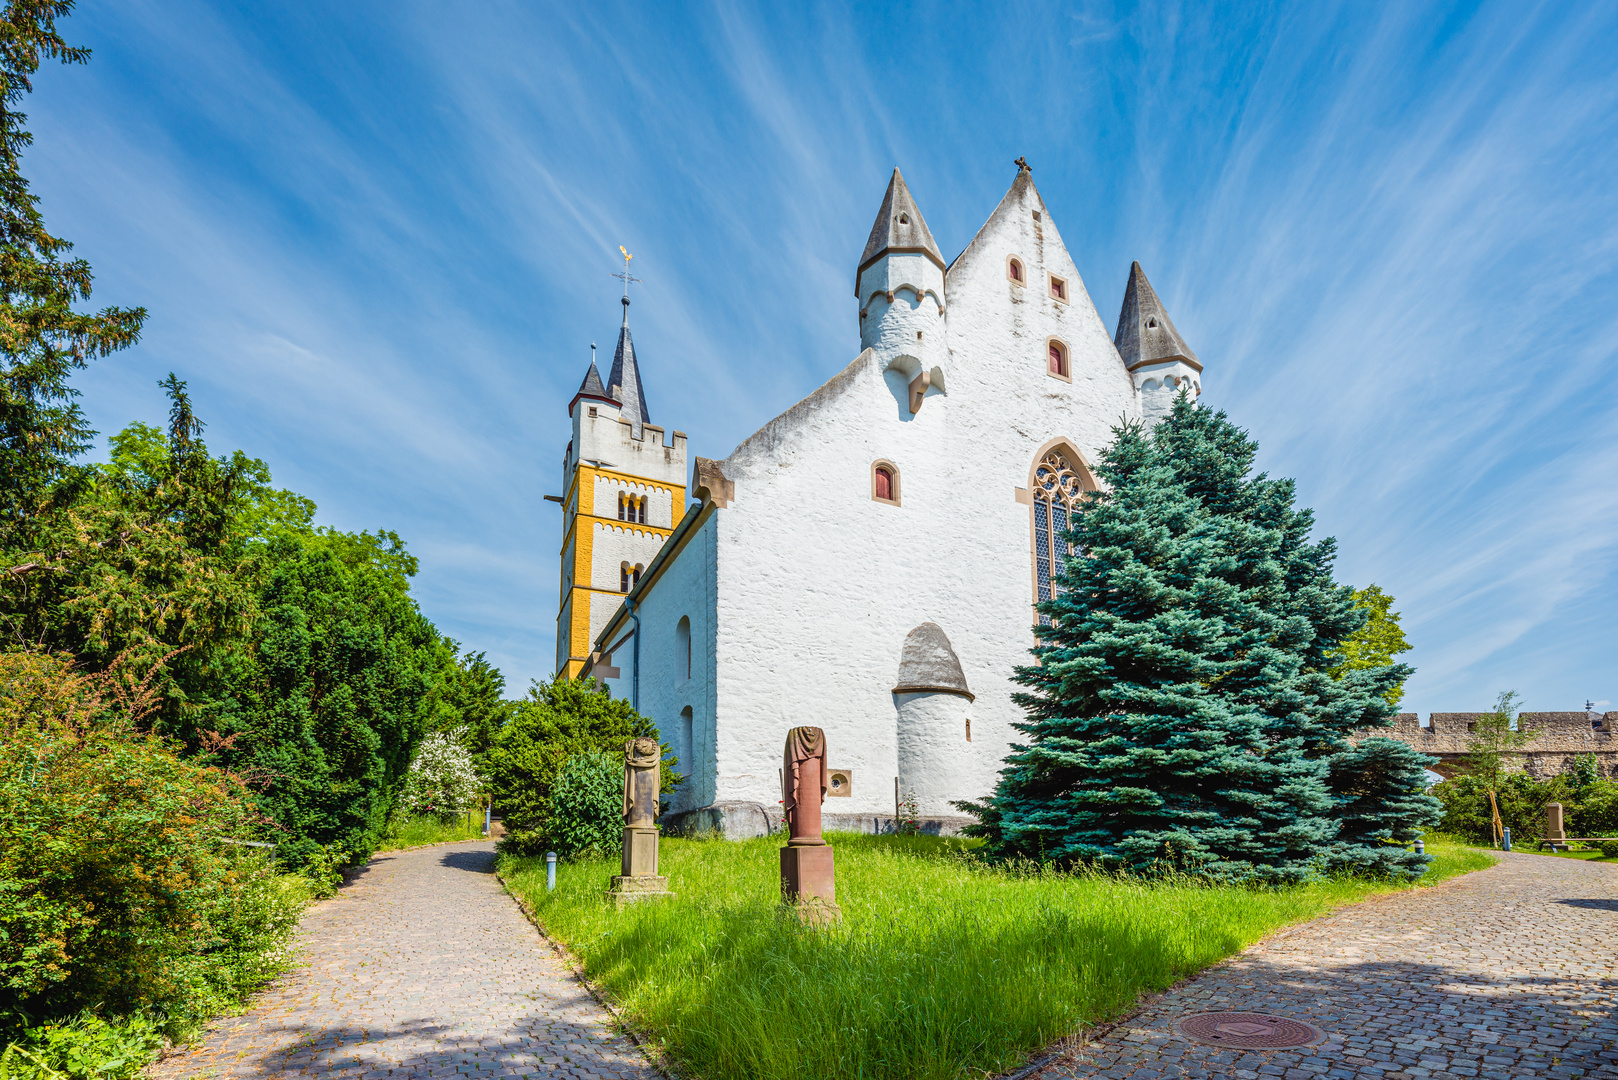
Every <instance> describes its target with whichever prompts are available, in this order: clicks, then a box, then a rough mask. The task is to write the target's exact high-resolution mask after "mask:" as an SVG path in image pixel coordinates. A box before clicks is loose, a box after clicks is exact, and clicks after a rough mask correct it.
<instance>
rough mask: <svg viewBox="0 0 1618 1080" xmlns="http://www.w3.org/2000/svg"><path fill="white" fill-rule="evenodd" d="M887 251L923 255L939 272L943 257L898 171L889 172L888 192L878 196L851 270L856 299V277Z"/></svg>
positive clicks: (858, 282) (858, 283) (942, 265)
mask: <svg viewBox="0 0 1618 1080" xmlns="http://www.w3.org/2000/svg"><path fill="white" fill-rule="evenodd" d="M890 252H900V253H903V252H911V253H915V254H921V255H925V256H927V257H928V258H929V259H931V260H933V262H935V263H937V264H938V268H939V269H940V270H942V269H944V256H943V253H942V252H940V251H939V250H938V242H937V241H935V240H934V239H933V234H932V232H931V231H929V230H928V228H927V222H926V221H924V220H922V216H921V211H920V210H918V209H916V200H915V199H913V198H911V196H910V188H909V187H907V186H906V185H905V178H904V177H903V176H902V175H900V173H899V170H898V169H894V170H893V177H892V179H890V180H889V181H888V193H887V194H886V195H884V196H882V209H880V210H878V211H877V212H876V224H874V225H872V226H871V238H870V239H869V240H867V241H865V251H864V252H862V253H861V255H860V265H859V268H858V269H857V270H855V271H854V293H855V295H856V296H857V295H859V288H860V275H861V274H863V273H865V268H866V267H867V266H870V265H871V264H872V263H874V262H876V261H877V260H878V259H880V258H881V257H882V256H883V255H886V254H888V253H890Z"/></svg>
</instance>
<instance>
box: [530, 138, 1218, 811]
mask: <svg viewBox="0 0 1618 1080" xmlns="http://www.w3.org/2000/svg"><path fill="white" fill-rule="evenodd" d="M1018 164H1019V169H1018V172H1017V177H1016V180H1015V181H1014V182H1013V183H1012V185H1011V189H1010V190H1009V191H1008V192H1006V195H1005V197H1004V198H1003V199H1002V200H1001V201H1000V205H999V206H998V207H997V208H996V209H995V211H994V213H993V214H992V215H990V217H989V220H988V221H987V222H986V223H985V224H984V225H983V227H982V228H981V229H980V230H979V231H978V234H977V236H976V237H974V238H973V240H972V242H971V243H970V244H968V245H967V247H966V250H964V251H962V252H961V253H960V254H959V255H958V256H956V257H955V259H954V260H953V261H951V262H946V261H945V259H944V256H943V254H942V253H941V252H940V251H939V248H938V245H937V243H935V242H934V240H933V237H932V234H931V233H930V232H929V231H928V229H927V224H926V222H925V221H924V220H923V218H922V216H921V212H920V210H919V209H918V208H917V206H916V203H915V200H914V199H913V198H912V197H911V194H910V191H909V189H908V188H907V187H906V185H905V182H904V179H903V177H902V176H900V174H899V171H898V170H897V169H895V170H894V172H893V177H892V179H891V181H890V182H889V184H888V189H887V193H886V195H885V196H884V197H883V200H882V208H881V209H880V210H879V211H878V212H877V217H876V223H875V225H874V226H873V227H872V229H871V235H870V239H869V240H868V241H867V242H866V245H865V250H864V253H863V254H862V256H861V258H860V262H859V266H858V267H857V268H856V269H855V273H854V293H855V297H856V300H857V307H856V310H857V311H858V315H859V329H860V346H861V348H860V351H859V353H858V355H857V356H855V357H854V358H853V360H852V361H851V362H849V363H847V364H846V366H844V367H842V370H840V371H837V372H836V373H835V374H834V375H832V377H831V378H830V379H829V380H828V381H827V382H826V383H825V385H823V386H821V387H820V388H819V389H818V390H816V391H815V392H814V393H813V394H811V395H809V396H808V397H806V398H804V399H803V400H802V401H800V402H798V403H797V404H796V405H794V406H792V407H791V408H790V409H788V410H787V411H786V412H784V413H782V414H781V415H780V416H778V417H776V418H775V419H774V420H772V421H770V423H768V424H766V425H765V426H764V427H763V428H761V429H760V430H759V431H758V432H756V433H755V434H754V435H752V436H751V437H750V438H748V439H747V440H746V441H744V442H743V443H742V444H741V445H740V446H738V447H736V449H735V450H734V451H732V452H731V454H730V456H729V457H727V458H725V459H724V460H722V461H712V460H708V459H705V458H697V459H696V461H695V463H694V469H693V470H692V475H691V479H690V489H689V490H690V491H691V492H692V497H691V499H689V500H688V499H686V498H685V490H686V488H685V487H684V485H685V460H684V458H685V437H684V435H683V434H682V433H679V432H676V433H674V437H673V439H672V441H670V440H665V439H664V437H663V430H662V429H661V428H655V427H652V426H651V425H650V412H649V410H648V408H647V405H646V401H645V394H644V387H643V385H642V384H641V381H640V372H639V369H638V367H637V366H636V361H635V358H634V351H633V346H632V344H631V345H629V346H628V349H627V355H628V364H627V367H624V365H621V364H620V363H619V362H618V361H619V358H621V357H622V356H623V354H624V353H625V351H626V350H625V346H626V343H627V342H628V332H629V331H628V320H627V310H628V309H627V307H626V308H625V311H626V318H625V325H624V328H623V330H622V332H621V340H620V344H619V350H618V356H615V363H614V378H613V379H610V380H609V383H611V384H612V385H605V386H604V385H603V384H602V382H601V380H600V377H599V375H598V374H597V372H596V369H595V367H594V365H592V366H591V369H590V372H589V375H588V376H587V378H586V381H585V385H584V386H583V387H581V389H580V393H579V396H577V397H575V399H574V401H573V404H572V406H571V412H572V413H573V425H574V442H573V443H572V444H570V446H569V449H568V455H567V459H566V462H565V464H564V480H565V482H566V484H567V487H566V488H565V489H564V490H565V492H566V494H564V495H563V496H562V498H563V500H564V517H565V525H564V542H563V551H564V567H563V576H564V579H565V580H566V582H567V587H566V588H564V597H563V612H562V613H561V615H559V619H558V657H557V660H558V663H557V669H558V673H559V675H562V676H566V677H592V676H593V677H595V678H596V679H599V680H601V681H602V682H604V683H605V684H606V685H607V686H608V687H609V688H610V689H611V692H612V694H613V696H615V697H626V698H630V699H631V700H633V701H634V702H635V705H636V707H637V708H638V709H639V710H640V711H641V712H642V713H644V714H645V715H647V716H649V717H650V718H652V719H653V720H654V721H655V722H656V723H657V726H658V728H659V730H660V732H661V733H662V736H663V739H664V741H665V742H667V743H669V744H670V745H671V746H673V748H674V750H675V752H676V753H677V754H678V756H679V759H680V771H681V772H684V773H688V774H689V776H688V779H687V780H686V782H685V783H684V785H683V786H682V787H681V788H680V790H679V791H678V793H677V794H676V795H675V797H674V799H673V802H672V809H671V812H670V813H669V814H667V815H665V823H666V825H667V826H669V827H670V828H671V829H672V830H673V831H684V832H691V833H718V834H720V835H724V836H728V837H733V838H734V837H745V836H753V835H759V834H761V833H763V832H764V831H765V830H766V828H767V827H768V825H769V824H770V823H774V822H778V820H779V814H780V807H779V804H778V800H779V799H780V797H781V796H780V776H779V771H780V767H781V748H782V744H783V740H784V738H785V736H786V733H787V730H788V729H789V728H792V727H794V726H797V725H813V726H816V727H821V728H824V729H825V731H826V737H827V741H828V746H829V750H830V753H829V764H830V766H831V768H832V790H831V792H830V795H831V796H832V797H831V798H828V800H827V803H826V806H825V813H826V824H827V827H828V828H852V829H859V830H863V831H882V830H885V829H887V828H890V827H891V825H892V822H893V819H894V817H895V814H896V803H897V801H898V800H899V799H900V798H908V797H911V796H913V797H914V800H915V805H916V807H917V809H918V810H919V814H920V817H921V818H922V819H923V821H924V822H925V823H926V827H927V828H929V829H930V830H938V831H943V832H951V831H954V830H955V829H956V828H957V827H958V826H959V825H960V824H962V823H963V822H964V820H965V819H964V818H963V817H962V815H961V814H960V812H959V811H958V810H956V809H955V808H954V807H953V806H952V805H951V803H952V802H953V801H954V800H958V799H976V798H980V797H982V796H984V795H986V794H987V793H988V792H989V791H990V790H991V789H992V788H993V786H994V782H995V777H996V774H997V773H998V770H999V769H1000V766H1001V763H1002V759H1003V758H1004V756H1005V753H1006V750H1007V748H1008V746H1009V744H1010V743H1012V742H1013V741H1014V740H1015V739H1016V738H1017V737H1018V733H1017V732H1015V731H1014V730H1013V729H1012V726H1011V725H1012V724H1013V723H1014V722H1016V721H1018V720H1020V719H1021V718H1022V712H1021V710H1020V709H1019V708H1018V707H1017V706H1016V705H1015V704H1013V702H1012V694H1013V693H1014V692H1015V691H1016V690H1017V689H1018V687H1017V686H1016V684H1014V683H1013V682H1012V679H1011V675H1012V669H1013V668H1014V667H1016V666H1017V665H1019V664H1024V663H1027V662H1028V660H1029V652H1028V650H1029V648H1030V647H1031V646H1032V644H1033V630H1032V627H1033V625H1034V623H1035V620H1036V619H1037V617H1038V616H1037V614H1036V612H1035V611H1034V608H1033V605H1034V603H1035V602H1036V601H1037V600H1038V599H1040V598H1043V597H1048V596H1049V595H1050V589H1051V575H1052V573H1053V570H1054V568H1055V566H1056V560H1057V559H1058V558H1059V557H1060V541H1059V540H1058V539H1057V537H1058V536H1059V535H1060V533H1061V532H1062V530H1063V528H1064V527H1065V522H1066V518H1067V513H1068V509H1069V507H1070V506H1071V505H1072V503H1073V500H1074V499H1075V498H1076V497H1077V496H1078V493H1079V492H1081V491H1084V490H1089V489H1093V488H1094V487H1095V480H1094V478H1093V476H1092V474H1091V463H1092V462H1093V461H1095V460H1096V459H1097V457H1098V455H1099V452H1100V450H1101V448H1102V447H1103V446H1105V445H1106V444H1107V443H1108V442H1109V441H1110V439H1111V430H1110V429H1111V428H1112V427H1113V426H1114V425H1116V424H1117V423H1118V421H1119V420H1120V418H1122V417H1130V418H1142V419H1146V420H1148V421H1150V420H1152V419H1155V418H1156V417H1158V416H1161V415H1162V414H1163V413H1164V412H1166V411H1167V409H1168V406H1169V404H1170V402H1171V401H1172V399H1173V397H1174V396H1175V395H1176V394H1177V393H1178V392H1179V391H1180V390H1181V389H1188V390H1189V392H1190V393H1191V394H1193V395H1196V394H1200V392H1201V383H1202V367H1201V365H1200V364H1199V363H1198V361H1197V358H1196V356H1195V355H1194V354H1193V353H1192V352H1191V350H1190V349H1189V348H1188V347H1187V346H1186V344H1185V342H1184V341H1183V340H1182V339H1181V338H1180V335H1179V333H1178V332H1177V331H1176V330H1175V329H1174V326H1173V324H1172V323H1171V322H1170V321H1169V318H1168V314H1167V312H1166V311H1165V310H1164V308H1163V305H1162V303H1161V302H1160V301H1159V300H1158V298H1157V296H1156V294H1155V293H1154V292H1153V291H1152V288H1151V286H1150V285H1149V284H1148V283H1147V281H1146V277H1145V275H1144V274H1143V273H1142V272H1141V268H1140V265H1139V264H1138V263H1137V264H1135V265H1134V266H1133V267H1132V268H1131V270H1130V276H1129V283H1128V288H1127V291H1126V293H1125V297H1124V303H1123V310H1122V312H1121V313H1120V315H1119V319H1118V325H1117V330H1116V332H1115V333H1114V334H1113V335H1111V336H1110V337H1109V335H1108V333H1107V330H1106V327H1105V325H1104V324H1103V322H1102V319H1101V316H1100V315H1099V313H1098V312H1097V311H1096V308H1095V305H1094V304H1093V303H1092V302H1091V300H1090V296H1089V294H1088V292H1087V291H1086V289H1085V286H1084V282H1083V281H1082V280H1081V278H1080V275H1079V271H1078V267H1077V266H1076V265H1075V264H1074V262H1073V259H1072V257H1071V256H1070V255H1069V253H1068V250H1067V248H1066V247H1065V246H1064V245H1063V243H1062V238H1061V236H1060V234H1059V233H1058V232H1057V229H1056V224H1055V222H1054V221H1052V220H1051V216H1050V213H1049V211H1048V210H1047V208H1046V206H1045V203H1044V201H1043V200H1042V199H1041V198H1040V195H1039V192H1038V190H1037V189H1036V188H1035V187H1034V182H1033V178H1032V175H1031V173H1030V172H1029V170H1028V168H1027V167H1026V166H1025V165H1023V164H1022V163H1021V161H1020V160H1019V163H1018ZM625 303H626V305H627V299H626V301H625ZM621 369H622V370H621ZM828 370H832V368H831V366H830V365H828ZM625 383H628V384H632V386H633V390H632V392H631V393H625V392H624V390H623V388H622V384H625ZM626 398H632V399H633V400H632V401H626V400H625V399H626ZM587 408H588V416H586V415H585V414H586V409H587ZM587 443H588V445H590V446H591V447H595V448H597V449H595V450H592V451H591V452H590V454H588V455H584V451H583V449H582V448H583V447H585V446H586V444H587ZM654 444H655V445H654ZM609 453H610V454H611V455H612V456H613V457H614V458H617V459H619V461H609V462H607V464H611V465H614V466H620V464H621V467H617V468H613V469H606V470H604V469H603V468H602V464H603V462H602V460H601V459H602V458H603V457H605V456H606V455H607V454H609ZM581 455H584V456H581ZM586 457H587V458H588V460H585V458H586ZM641 462H644V463H645V467H644V468H642V467H641V466H640V465H639V464H638V463H641ZM637 469H638V470H639V471H636V470H637ZM675 471H677V472H678V473H679V475H678V476H675V475H674V473H675ZM642 474H644V475H642ZM603 477H605V479H603ZM665 490H667V491H668V492H669V493H670V494H672V495H678V504H679V505H671V506H668V507H667V508H663V503H662V501H661V499H662V495H661V493H662V492H663V491H665ZM648 491H650V492H651V493H652V497H653V499H654V503H653V505H654V506H655V507H657V508H658V509H654V511H653V515H654V516H653V517H652V518H647V517H644V516H642V517H640V518H639V519H638V520H637V517H636V515H637V510H636V508H635V505H636V504H635V502H634V500H635V499H637V498H642V499H644V498H645V493H646V492H648ZM615 496H616V497H615ZM626 499H628V500H629V501H630V508H629V510H628V511H627V515H628V516H627V518H626V511H625V509H624V506H625V500H626ZM645 505H646V504H645V503H644V502H642V503H640V506H641V507H643V508H644V506H645ZM597 511H599V512H597ZM639 512H640V513H641V514H642V515H644V512H645V511H644V509H642V510H641V511H639ZM642 522H645V523H646V524H644V525H643V524H642ZM626 537H627V538H628V539H625V538H626ZM592 538H593V539H592ZM597 545H600V546H601V550H604V551H605V550H611V551H612V552H614V553H617V552H621V551H628V550H631V549H634V550H636V551H639V550H640V548H642V547H644V548H645V549H646V552H647V554H646V555H644V556H640V555H637V556H635V558H634V560H633V562H632V561H631V559H630V557H628V556H625V557H623V558H618V556H617V554H614V555H613V557H612V558H613V559H617V561H616V562H613V561H612V560H611V559H608V560H606V561H603V560H602V559H600V558H596V559H593V560H584V559H581V557H580V555H579V552H580V550H581V548H591V549H592V550H593V549H594V547H595V546H597ZM569 552H572V554H571V555H569V554H568V553H569ZM609 563H610V565H608V564H609ZM586 578H588V580H584V579H586ZM586 600H587V601H588V605H587V606H588V607H589V610H590V611H592V612H594V614H593V615H589V616H588V617H586V616H584V615H580V614H579V612H580V610H581V608H580V605H581V604H585V601H586ZM586 626H587V627H588V642H589V645H588V654H587V655H586V654H584V653H583V649H584V646H583V645H582V642H583V641H584V636H583V635H584V633H585V628H586ZM565 627H578V636H577V637H576V638H566V639H565V638H564V628H565ZM570 640H576V641H578V642H580V644H577V645H569V644H567V641H570Z"/></svg>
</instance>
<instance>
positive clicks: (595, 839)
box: [545, 750, 624, 859]
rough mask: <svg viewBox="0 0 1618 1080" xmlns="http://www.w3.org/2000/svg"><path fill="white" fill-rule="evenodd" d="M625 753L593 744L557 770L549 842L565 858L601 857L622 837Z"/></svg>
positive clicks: (612, 851) (548, 823)
mask: <svg viewBox="0 0 1618 1080" xmlns="http://www.w3.org/2000/svg"><path fill="white" fill-rule="evenodd" d="M623 828H624V763H623V758H622V757H614V756H613V755H611V754H604V753H602V752H601V751H599V750H590V751H587V752H585V753H583V754H574V755H573V756H572V757H570V758H568V759H567V761H566V762H565V763H564V764H563V765H562V769H561V771H560V772H559V773H557V774H556V786H555V788H554V789H553V790H552V792H551V813H550V817H549V819H548V820H547V821H546V823H545V836H546V839H547V842H548V843H550V844H551V846H552V847H554V848H555V850H556V853H557V854H558V855H561V856H562V857H563V858H566V859H602V858H607V857H608V856H611V855H615V854H617V853H618V851H619V850H620V848H621V846H622V843H623Z"/></svg>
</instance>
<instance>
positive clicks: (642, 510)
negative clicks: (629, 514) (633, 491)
mask: <svg viewBox="0 0 1618 1080" xmlns="http://www.w3.org/2000/svg"><path fill="white" fill-rule="evenodd" d="M646 501H647V499H646V496H645V495H642V496H641V497H640V519H639V520H640V524H642V525H644V524H646Z"/></svg>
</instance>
